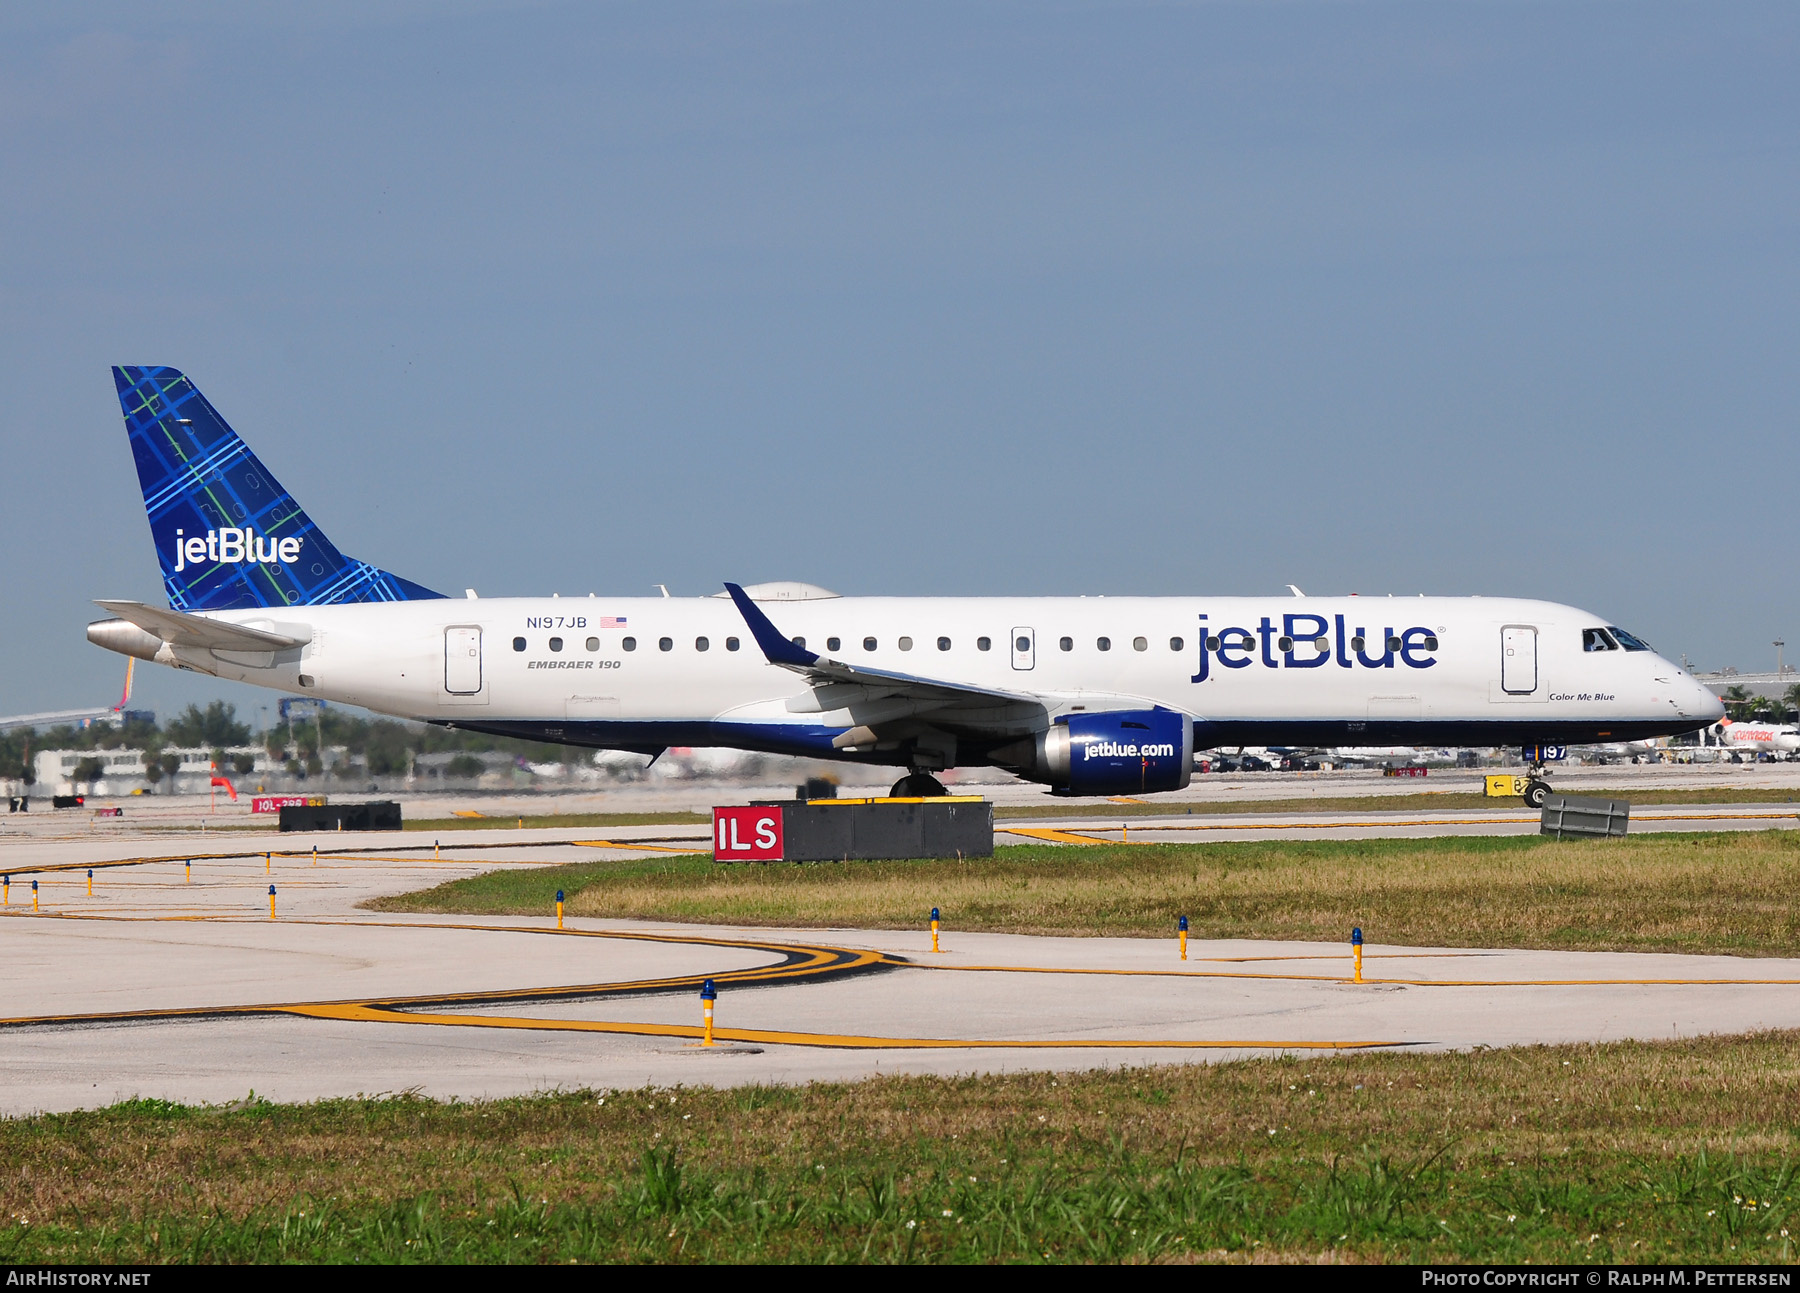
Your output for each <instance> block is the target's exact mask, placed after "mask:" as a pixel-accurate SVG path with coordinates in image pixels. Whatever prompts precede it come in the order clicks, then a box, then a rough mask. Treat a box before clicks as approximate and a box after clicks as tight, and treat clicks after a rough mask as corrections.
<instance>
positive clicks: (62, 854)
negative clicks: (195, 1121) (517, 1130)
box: [0, 805, 1800, 1114]
mask: <svg viewBox="0 0 1800 1293" xmlns="http://www.w3.org/2000/svg"><path fill="white" fill-rule="evenodd" d="M1655 811H1656V814H1657V815H1658V816H1660V817H1666V818H1668V819H1669V820H1668V821H1667V822H1666V823H1660V824H1659V825H1661V826H1662V828H1665V829H1693V828H1695V826H1697V825H1700V824H1701V823H1702V822H1704V826H1705V828H1707V829H1717V828H1718V827H1720V826H1722V825H1736V826H1739V827H1741V828H1744V829H1758V828H1764V829H1766V828H1768V827H1770V826H1776V825H1779V826H1791V825H1792V824H1794V820H1795V819H1794V818H1793V816H1792V813H1793V809H1792V806H1791V805H1790V806H1786V807H1785V808H1784V807H1783V806H1780V805H1771V806H1768V807H1767V808H1760V807H1758V806H1748V807H1744V806H1738V805H1732V806H1728V807H1727V808H1726V809H1724V810H1720V809H1716V808H1694V809H1674V808H1670V809H1658V810H1655ZM1722 811H1723V812H1729V813H1731V814H1733V816H1732V818H1731V819H1730V820H1729V821H1721V820H1719V814H1720V813H1721V812H1722ZM1757 813H1764V814H1766V815H1765V816H1756V815H1755V814H1757ZM1783 813H1785V814H1786V817H1785V820H1784V819H1782V817H1781V816H1780V815H1781V814H1783ZM1508 815H1509V814H1508V810H1498V812H1497V814H1495V815H1490V816H1481V815H1475V816H1476V820H1475V821H1474V824H1472V825H1466V829H1470V830H1478V831H1498V830H1508V831H1510V830H1514V829H1526V826H1525V825H1524V824H1522V823H1520V822H1515V821H1508V820H1503V818H1505V817H1506V816H1508ZM1519 815H1520V814H1519V813H1518V812H1517V810H1516V809H1514V810H1511V811H1510V816H1512V817H1518V816H1519ZM1646 815H1648V810H1647V811H1646ZM1289 816H1290V817H1292V818H1293V819H1292V820H1288V819H1286V818H1283V819H1276V818H1268V819H1257V818H1255V817H1254V815H1248V814H1247V815H1243V817H1242V819H1233V820H1224V819H1219V818H1215V817H1210V816H1209V817H1206V818H1204V819H1200V818H1199V815H1196V816H1195V818H1188V817H1187V816H1186V815H1185V814H1184V815H1180V816H1174V817H1167V818H1161V819H1136V820H1133V821H1132V822H1131V823H1130V826H1129V830H1130V834H1131V839H1132V840H1134V841H1137V840H1145V841H1148V840H1156V839H1167V838H1180V839H1189V840H1192V839H1219V838H1232V837H1234V836H1237V835H1242V836H1245V837H1250V838H1271V837H1274V836H1278V835H1281V834H1284V833H1301V834H1302V836H1303V837H1306V838H1318V837H1319V836H1320V835H1322V834H1328V833H1332V832H1357V831H1362V832H1382V831H1406V832H1412V831H1427V832H1430V831H1443V830H1447V829H1463V828H1464V827H1462V826H1458V825H1457V823H1455V822H1451V821H1446V820H1431V821H1425V820H1424V818H1425V817H1428V816H1430V815H1421V814H1413V815H1411V816H1410V817H1407V818H1406V821H1408V822H1412V823H1415V824H1403V823H1402V822H1400V821H1399V820H1388V821H1386V822H1383V823H1378V824H1375V825H1370V824H1368V822H1369V820H1372V819H1374V818H1377V817H1380V816H1381V815H1378V814H1362V815H1356V820H1351V816H1352V815H1338V816H1335V817H1319V818H1315V819H1310V820H1309V819H1303V818H1298V817H1293V815H1289ZM1389 816H1390V817H1391V818H1396V819H1397V818H1399V817H1404V816H1405V815H1389ZM1447 816H1449V815H1447ZM1455 816H1457V817H1458V818H1459V820H1461V819H1469V818H1470V815H1469V814H1461V815H1455ZM1535 820H1536V819H1535V817H1532V818H1531V819H1530V821H1531V828H1532V829H1535ZM1359 823H1360V824H1359ZM1419 823H1422V824H1419ZM1192 827H1201V828H1204V829H1202V830H1198V831H1195V830H1192V829H1190V828H1192ZM1647 827H1648V824H1647V823H1644V822H1643V821H1642V819H1640V820H1639V821H1638V822H1634V828H1637V829H1644V828H1647ZM1214 828H1218V829H1214ZM1022 829H1026V830H1034V829H1053V830H1055V831H1059V832H1061V833H1063V834H1065V835H1067V836H1069V837H1071V839H1072V840H1080V839H1092V838H1101V837H1104V838H1114V839H1116V838H1117V824H1111V825H1110V826H1109V824H1107V823H1105V822H1103V821H1097V822H1095V823H1093V824H1090V825H1086V826H1084V825H1082V824H1081V823H1079V822H1074V823H1071V822H1064V821H1060V820H1059V821H1057V822H1055V823H1054V824H1053V826H1050V827H1039V826H1036V825H1032V826H1025V827H1023V828H1022ZM690 836H698V837H699V838H700V839H701V840H703V839H704V837H705V830H704V828H700V829H699V830H695V829H693V828H688V827H681V828H670V827H655V826H651V827H633V828H619V829H613V830H608V831H606V832H604V833H603V834H602V833H597V832H594V831H592V830H591V829H590V830H587V831H568V830H563V831H549V830H518V829H502V830H494V831H473V832H460V833H458V834H457V837H456V838H455V839H454V840H453V841H447V843H448V844H449V846H448V847H439V846H436V845H435V844H434V842H433V841H432V840H430V839H426V838H421V837H420V836H419V835H418V834H417V833H415V832H406V833H400V834H387V835H332V836H323V837H317V840H316V842H317V843H319V844H320V845H321V850H320V853H319V855H318V858H317V861H316V862H315V861H314V859H313V856H312V853H311V843H312V842H314V841H310V840H304V839H298V840H297V838H296V837H294V836H266V837H257V836H248V835H241V834H236V835H233V836H231V837H230V838H229V839H221V838H218V837H217V836H213V837H209V838H207V839H205V840H201V839H200V838H199V837H198V836H191V837H175V836H171V835H167V834H157V835H140V836H138V837H136V838H121V837H103V838H84V837H79V836H77V837H75V838H60V839H59V838H54V837H52V836H50V835H48V834H40V835H36V836H32V837H25V838H15V839H11V840H6V841H0V868H4V869H6V874H8V875H10V876H11V878H12V884H11V885H10V887H9V891H8V898H7V905H6V906H5V907H4V908H3V909H0V958H3V959H0V964H4V966H5V974H4V977H3V979H0V983H3V984H4V993H5V999H4V1002H3V1003H0V1016H4V1020H3V1022H4V1024H5V1025H6V1026H5V1027H4V1028H3V1029H0V1036H4V1038H5V1045H4V1047H3V1048H0V1075H4V1081H3V1082H0V1112H5V1113H8V1114H22V1113H29V1112H34V1111H39V1110H59V1109H70V1108H77V1107H84V1106H94V1105H103V1104H107V1103H111V1102H113V1101H116V1100H119V1099H123V1098H128V1097H131V1096H155V1097H161V1098H166V1099H173V1100H181V1101H187V1102H193V1101H230V1100H236V1099H240V1098H243V1097H244V1096H245V1095H246V1094H247V1093H248V1092H250V1091H252V1090H254V1091H255V1092H256V1093H257V1094H258V1095H259V1096H264V1097H267V1098H271V1099H276V1100H305V1099H314V1098H319V1097H325V1096H338V1095H355V1094H359V1093H361V1094H377V1093H390V1092H398V1091H406V1090H416V1091H419V1092H422V1093H424V1094H427V1095H431V1096H438V1097H463V1098H476V1097H493V1096H502V1095H513V1094H521V1093H526V1092H531V1091H538V1090H545V1089H550V1088H557V1087H562V1088H574V1087H602V1088H605V1087H633V1086H639V1085H643V1084H646V1083H649V1084H656V1085H672V1084H677V1083H689V1084H695V1083H707V1084H727V1083H742V1082H749V1081H781V1082H800V1081H809V1080H823V1079H843V1078H855V1077H860V1076H864V1075H868V1074H874V1073H883V1072H958V1073H960V1072H979V1071H997V1070H1008V1069H1023V1068H1046V1069H1067V1068H1075V1067H1087V1066H1095V1065H1124V1064H1138V1063H1147V1062H1171V1061H1192V1060H1212V1059H1220V1058H1226V1057H1233V1056H1241V1055H1249V1054H1267V1053H1271V1052H1280V1051H1298V1052H1307V1053H1323V1052H1329V1051H1333V1050H1339V1049H1344V1048H1363V1047H1405V1048H1414V1049H1444V1048H1453V1047H1468V1046H1475V1045H1487V1046H1496V1045H1513V1044H1521V1043H1528V1042H1563V1041H1574V1040H1592V1039H1609V1038H1625V1037H1638V1038H1652V1037H1669V1036H1676V1035H1691V1034H1694V1033H1700V1032H1738V1031H1745V1030H1749V1029H1755V1028H1771V1027H1800V991H1797V990H1796V989H1800V960H1769V959H1754V960H1753V959H1747V958H1738V957H1703V956H1666V955H1625V954H1590V953H1564V952H1521V951H1473V952H1472V951H1468V950H1458V949H1429V948H1405V949H1397V948H1383V947H1381V946H1379V945H1370V946H1369V947H1368V948H1367V949H1366V953H1367V958H1366V961H1365V967H1364V981H1363V982H1361V983H1357V982H1353V981H1352V972H1351V960H1350V957H1349V949H1348V948H1347V947H1342V946H1323V945H1316V944H1301V943H1249V942H1206V943H1202V942H1195V943H1193V944H1191V945H1190V948H1189V959H1188V960H1187V961H1186V962H1183V961H1181V960H1179V959H1178V958H1177V954H1176V944H1175V941H1174V940H1173V939H1172V938H1169V939H1155V940H1150V939H1101V938H1091V939H1083V938H1035V937H1015V936H1008V935H999V934H979V935H978V934H964V933H959V932H957V931H956V930H955V929H954V928H951V929H949V930H947V931H946V932H945V934H944V937H943V943H942V947H943V950H942V952H941V953H939V954H935V955H934V954H933V953H932V952H931V951H930V936H929V934H928V933H927V932H926V931H924V930H922V929H921V930H919V931H916V932H898V933H896V932H880V931H859V930H785V931H784V930H773V931H772V930H764V929H756V930H746V929H731V928H696V927H692V926H674V925H660V924H652V923H645V922H629V921H617V922H614V921H604V920H569V921H567V922H566V927H565V928H564V929H562V930H560V931H559V930H557V928H556V927H555V921H554V918H553V917H551V916H550V914H549V913H546V914H545V915H544V916H543V917H542V918H537V919H520V918H511V917H509V918H473V917H459V918H442V917H411V916H393V915H381V914H374V913H370V912H368V911H365V910H362V909H360V908H359V906H358V904H359V903H361V902H363V901H364V900H366V899H368V898H370V897H373V896H376V895H380V894H392V893H399V892H404V891H407V890H411V889H417V888H421V887H424V886H426V885H429V884H434V883H438V882H440V881H443V880H446V879H450V878H454V877H458V876H466V875H473V874H476V873H478V872H481V871H483V870H486V869H489V868H492V867H496V866H537V865H544V864H550V863H562V862H567V861H570V860H574V859H577V858H579V859H584V860H585V859H588V858H592V857H596V856H617V857H634V856H635V857H645V856H654V855H656V854H658V853H664V852H668V851H690V850H691V849H692V848H693V847H695V846H696V842H695V841H692V840H690V838H689V837H690ZM1013 838H1017V837H1013ZM1071 846H1075V845H1073V844H1072V845H1071ZM264 848H266V849H268V850H269V852H268V853H267V854H265V853H263V852H262V851H260V850H262V849H264ZM190 864H191V865H190ZM90 867H92V868H93V871H94V887H93V892H92V895H91V896H90V894H89V893H88V889H87V884H88V876H87V871H88V869H89V868H90ZM33 879H35V880H37V882H38V885H39V888H38V895H37V899H38V905H37V910H36V912H33V910H32V907H31V899H30V882H31V880H33ZM271 884H273V885H274V886H275V888H276V890H277V898H276V902H277V915H276V916H275V917H274V918H271V917H270V915H269V911H268V893H267V891H268V888H269V886H270V885H271ZM706 977H713V978H714V979H716V981H717V983H718V988H719V1002H718V1024H719V1030H720V1031H719V1039H720V1040H721V1041H722V1042H723V1043H724V1044H723V1045H721V1046H719V1047H716V1048H714V1049H711V1050H708V1049H705V1048H702V1047H700V1046H698V1045H697V1044H696V1043H697V1042H698V1040H699V1035H700V1023H701V1017H700V1009H699V1001H698V999H697V992H698V987H699V984H700V982H701V981H702V980H703V979H704V978H706Z"/></svg>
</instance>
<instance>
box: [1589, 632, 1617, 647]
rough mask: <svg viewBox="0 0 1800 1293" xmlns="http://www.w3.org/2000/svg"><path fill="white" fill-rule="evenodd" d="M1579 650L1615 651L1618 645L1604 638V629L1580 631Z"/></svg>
mask: <svg viewBox="0 0 1800 1293" xmlns="http://www.w3.org/2000/svg"><path fill="white" fill-rule="evenodd" d="M1581 649H1582V650H1583V651H1617V650H1618V649H1619V648H1618V644H1617V643H1615V642H1614V641H1613V640H1612V639H1611V638H1609V637H1607V636H1606V630H1605V629H1583V630H1581Z"/></svg>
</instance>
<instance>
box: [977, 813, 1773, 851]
mask: <svg viewBox="0 0 1800 1293" xmlns="http://www.w3.org/2000/svg"><path fill="white" fill-rule="evenodd" d="M1789 818H1800V812H1795V813H1785V812H1778V813H1641V814H1638V815H1636V816H1634V817H1633V818H1632V820H1633V821H1634V822H1722V821H1786V820H1788V819H1789ZM1541 820H1542V819H1541V818H1539V817H1436V818H1429V819H1426V818H1391V817H1390V818H1379V819H1375V820H1369V821H1327V822H1308V821H1288V822H1271V821H1259V822H1167V823H1163V822H1157V821H1155V820H1150V821H1142V822H1137V823H1135V826H1136V829H1137V830H1138V831H1139V832H1140V833H1142V834H1145V835H1157V834H1164V833H1167V832H1172V831H1333V830H1357V829H1366V828H1369V827H1376V826H1528V825H1537V824H1538V823H1539V822H1540V821H1541ZM1127 829H1129V828H1128V827H1123V826H1070V827H1066V828H1064V829H1061V830H1052V829H1048V828H1041V827H1028V826H997V827H995V830H996V831H997V832H998V831H1005V832H1006V833H1007V834H1010V835H1023V836H1026V837H1028V838H1031V839H1041V840H1047V841H1049V842H1050V843H1053V844H1120V843H1124V842H1125V841H1122V840H1108V839H1097V838H1095V836H1096V835H1097V834H1099V833H1102V832H1106V831H1124V830H1127ZM1078 831H1079V832H1083V833H1082V834H1076V832H1078ZM1139 842H1140V843H1157V842H1158V841H1154V840H1144V841H1139Z"/></svg>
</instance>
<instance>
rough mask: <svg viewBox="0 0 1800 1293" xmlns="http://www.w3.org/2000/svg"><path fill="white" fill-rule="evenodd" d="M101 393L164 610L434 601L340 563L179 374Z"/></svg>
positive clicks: (169, 371)
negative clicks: (127, 455)
mask: <svg viewBox="0 0 1800 1293" xmlns="http://www.w3.org/2000/svg"><path fill="white" fill-rule="evenodd" d="M113 382H114V384H115V385H116V386H117V387H118V391H119V407H120V408H121V409H123V410H124V413H125V430H126V434H127V435H128V437H129V438H130V441H131V456H132V458H133V459H134V460H135V461H136V463H137V472H138V484H139V485H140V486H142V487H143V491H144V511H145V513H146V514H147V515H148V516H149V518H150V533H151V536H152V538H153V539H154V540H155V543H156V556H157V561H158V563H159V564H160V565H161V566H162V576H163V588H164V590H165V591H166V592H167V593H168V595H169V605H170V606H172V607H174V608H175V609H176V610H178V611H231V610H248V609H251V608H254V607H260V606H326V605H331V604H334V603H342V602H399V601H413V600H417V599H423V598H427V597H440V596H442V594H441V593H434V592H432V591H431V589H429V588H425V587H422V586H421V585H419V584H415V583H413V582H412V580H410V579H402V578H401V577H400V576H399V575H394V574H389V573H388V572H387V571H385V570H382V569H380V568H379V567H377V566H372V565H370V564H369V563H368V562H366V561H358V560H356V559H355V558H354V557H349V556H346V555H344V553H343V552H341V551H340V550H339V549H338V548H337V546H336V545H335V544H333V543H332V541H331V540H330V539H328V538H327V537H325V534H324V533H323V532H322V531H321V530H320V529H319V527H318V526H317V525H315V524H313V521H312V518H311V517H309V516H307V514H306V512H305V511H304V510H303V509H302V508H301V506H300V504H299V503H298V502H296V501H295V500H294V496H293V495H291V494H289V493H288V492H287V491H286V490H285V489H283V488H282V487H281V483H280V482H279V481H277V480H276V479H275V477H274V476H273V475H271V474H270V472H269V469H268V468H267V467H265V466H263V464H262V463H261V462H259V461H258V460H257V457H256V455H255V454H253V453H251V452H250V446H249V445H247V444H245V443H244V442H243V440H242V439H240V438H239V436H238V433H237V432H235V431H233V430H232V429H231V427H230V425H229V424H228V423H227V422H226V421H225V419H224V418H223V417H221V416H219V411H218V410H217V409H215V408H214V407H213V406H212V405H211V404H209V403H207V400H206V397H205V396H204V395H202V394H201V393H200V392H199V391H198V390H196V389H195V388H194V384H193V382H191V381H189V380H188V379H187V377H185V376H184V375H183V374H182V373H180V372H178V371H177V370H175V369H173V368H163V367H155V366H150V367H119V368H115V369H113Z"/></svg>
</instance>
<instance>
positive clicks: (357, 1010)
mask: <svg viewBox="0 0 1800 1293" xmlns="http://www.w3.org/2000/svg"><path fill="white" fill-rule="evenodd" d="M715 977H716V976H715ZM284 1013H287V1014H294V1015H306V1016H309V1017H312V1018H317V1019H343V1020H355V1021H357V1022H362V1023H383V1024H436V1025H438V1026H440V1027H449V1028H523V1029H527V1030H531V1031H541V1032H577V1033H615V1034H626V1035H629V1036H638V1037H695V1038H697V1037H702V1036H704V1035H705V1033H704V1029H702V1028H699V1027H696V1026H695V1025H693V1024H651V1023H641V1024H640V1023H616V1022H612V1021H609V1020H599V1019H527V1018H521V1017H517V1016H513V1015H426V1014H414V1013H396V1012H389V1011H385V1010H379V1009H375V1008H373V1007H370V1006H366V1005H362V1004H360V1003H352V1004H348V1005H343V1006H292V1007H288V1008H287V1009H286V1011H285V1012H284ZM713 1037H714V1038H715V1039H717V1040H719V1041H727V1042H753V1043H754V1042H761V1043H763V1044H765V1045H770V1046H823V1047H830V1048H834V1049H839V1050H1068V1049H1079V1050H1283V1051H1287V1050H1369V1049H1374V1048H1379V1047H1393V1046H1407V1045H1412V1044H1414V1043H1410V1042H1384V1041H1351V1042H1343V1041H1280V1042H1276V1041H1263V1040H1251V1041H1230V1040H1212V1041H1170V1040H1167V1039H1132V1040H1120V1041H1110V1040H1101V1039H1098V1038H1072V1039H1057V1038H1025V1039H1019V1040H1013V1041H1005V1040H994V1039H991V1038H975V1037H868V1036H862V1035H859V1034H855V1033H791V1032H778V1031H773V1030H765V1029H758V1028H716V1027H715V1028H714V1029H713Z"/></svg>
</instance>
